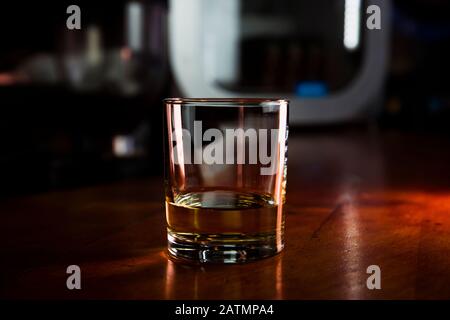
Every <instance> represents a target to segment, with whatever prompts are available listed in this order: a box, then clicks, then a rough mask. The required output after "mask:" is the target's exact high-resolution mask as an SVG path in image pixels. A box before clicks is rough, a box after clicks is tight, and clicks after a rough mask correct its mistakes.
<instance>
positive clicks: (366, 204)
mask: <svg viewBox="0 0 450 320" xmlns="http://www.w3.org/2000/svg"><path fill="white" fill-rule="evenodd" d="M449 147H450V139H448V138H447V139H445V138H444V137H440V138H439V137H436V136H432V135H430V136H427V135H417V134H413V133H399V132H386V131H384V132H383V131H382V132H380V131H379V130H378V129H377V128H369V129H367V128H366V129H351V130H342V129H340V130H336V131H331V132H330V131H327V132H311V131H307V132H296V133H293V134H291V136H290V139H289V160H288V162H289V167H288V194H287V205H286V247H285V250H284V251H283V252H282V253H281V254H280V255H278V256H275V257H272V258H268V259H265V260H261V261H257V262H253V263H248V264H243V265H202V266H196V265H186V264H179V263H175V262H173V261H171V260H169V259H168V258H167V255H166V252H165V247H166V239H165V221H164V209H163V194H162V179H160V178H154V179H148V180H143V181H130V182H121V183H115V184H111V185H106V186H95V187H87V188H81V189H78V190H68V191H58V192H51V193H46V194H40V195H33V196H26V197H16V198H11V199H4V200H1V202H0V221H1V224H0V240H1V242H0V243H1V244H0V250H1V251H0V256H1V261H2V262H1V267H0V270H1V271H0V298H3V299H4V298H9V299H11V298H21V299H22V298H27V299H45V298H63V299H78V298H82V299H86V298H87V299H93V298H99V299H336V298H337V299H360V298H362V299H366V298H375V299H378V298H383V299H397V298H400V299H428V298H450V168H449V167H450V151H449V150H450V148H449ZM30 161H32V160H30ZM24 183H26V181H24ZM73 264H75V265H79V266H80V268H81V285H82V289H81V290H68V289H67V288H66V278H67V276H68V275H67V274H66V268H67V266H69V265H73ZM369 265H378V266H379V267H380V268H381V290H369V289H367V287H366V280H367V277H368V276H369V275H368V274H367V273H366V269H367V267H368V266H369Z"/></svg>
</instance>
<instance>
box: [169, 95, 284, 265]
mask: <svg viewBox="0 0 450 320" xmlns="http://www.w3.org/2000/svg"><path fill="white" fill-rule="evenodd" d="M288 105H289V103H288V101H287V100H282V99H256V98H252V99H237V98H236V99H181V98H169V99H165V100H164V106H165V111H164V114H165V137H164V140H165V161H166V163H165V201H166V203H165V207H166V220H167V238H168V252H169V255H170V256H171V257H172V258H174V259H175V260H185V261H196V262H201V263H204V262H211V263H241V262H247V261H252V260H256V259H260V258H265V257H269V256H273V255H275V254H277V253H279V252H280V251H281V250H282V249H283V247H284V221H285V215H284V209H283V205H284V203H285V193H286V173H287V137H288Z"/></svg>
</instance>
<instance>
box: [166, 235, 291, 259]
mask: <svg viewBox="0 0 450 320" xmlns="http://www.w3.org/2000/svg"><path fill="white" fill-rule="evenodd" d="M167 239H168V249H169V254H170V255H171V256H172V257H173V258H175V259H178V260H186V261H190V262H200V263H244V262H249V261H254V260H259V259H263V258H267V257H271V256H273V255H276V254H277V253H279V252H281V250H283V247H284V241H283V238H282V236H278V237H277V236H276V234H274V233H269V234H267V233H265V234H257V235H251V236H249V235H243V234H234V233H233V234H193V233H180V232H174V231H172V230H170V229H168V230H167Z"/></svg>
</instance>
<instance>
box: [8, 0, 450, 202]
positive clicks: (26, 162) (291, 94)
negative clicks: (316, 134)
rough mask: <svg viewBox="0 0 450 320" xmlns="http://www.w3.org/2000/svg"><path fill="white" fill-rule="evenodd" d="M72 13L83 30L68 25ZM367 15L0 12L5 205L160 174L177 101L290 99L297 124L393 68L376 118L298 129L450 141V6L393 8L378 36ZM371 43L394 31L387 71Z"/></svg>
mask: <svg viewBox="0 0 450 320" xmlns="http://www.w3.org/2000/svg"><path fill="white" fill-rule="evenodd" d="M71 4H76V5H78V6H79V7H80V8H81V29H80V30H68V29H67V27H66V20H67V18H68V17H69V15H70V14H67V13H66V8H67V7H68V6H69V5H71ZM369 4H370V1H363V0H361V1H360V0H335V1H332V0H321V1H310V0H304V1H303V0H296V1H294V0H285V1H275V0H242V1H239V0H230V1H226V0H213V1H204V0H203V1H202V0H173V1H168V0H160V1H157V0H147V1H125V0H123V1H114V3H112V2H105V1H75V0H74V1H70V2H69V1H58V2H56V1H53V2H50V1H39V2H37V1H20V0H17V1H8V0H7V1H2V3H1V4H0V39H1V45H0V112H1V114H0V150H1V151H0V197H5V196H14V195H20V194H30V193H38V192H43V191H48V190H59V189H64V188H73V187H78V186H88V185H93V184H102V183H107V182H111V181H118V180H123V179H132V178H137V177H147V176H158V175H161V174H162V163H163V161H162V157H163V155H162V124H163V123H162V102H161V100H162V99H163V98H165V97H170V96H194V95H196V96H206V97H210V96H215V95H219V94H220V93H222V92H226V93H227V95H232V96H238V95H243V96H262V95H273V96H282V97H288V98H290V99H291V100H293V103H292V104H291V114H292V112H293V110H292V109H293V108H296V104H297V100H298V104H299V106H300V107H299V109H298V110H301V109H300V108H301V104H302V103H303V102H304V101H319V102H320V101H325V102H326V101H327V98H330V97H333V96H335V95H338V94H342V93H345V92H346V90H347V88H349V87H351V86H352V85H354V82H356V80H355V79H357V77H358V74H359V73H360V72H361V70H362V69H365V68H367V69H368V70H377V69H380V68H381V69H383V70H382V79H381V81H382V82H381V85H378V87H377V88H375V89H376V90H373V91H374V92H379V94H378V96H377V99H373V105H371V107H370V112H366V106H363V105H361V106H357V107H358V108H360V109H361V110H365V112H357V113H355V116H347V117H345V118H342V117H341V118H339V117H336V119H335V121H334V120H333V118H332V117H331V116H330V118H329V119H328V120H327V121H326V122H323V123H322V122H321V121H320V119H319V118H320V117H318V116H317V115H316V116H317V119H318V120H317V121H315V118H314V117H315V116H314V115H309V116H310V117H311V119H312V120H311V123H310V124H308V122H307V121H303V122H298V123H296V122H295V121H294V123H291V127H293V128H297V129H298V130H311V128H313V130H328V129H327V128H329V127H335V126H354V125H363V126H364V125H366V124H368V123H370V124H374V123H375V124H376V125H377V126H378V127H379V128H381V129H382V130H384V129H395V130H401V131H414V132H416V133H418V134H424V135H425V134H436V135H438V136H439V137H441V138H442V137H448V135H449V133H450V95H449V93H450V81H449V80H448V77H449V75H450V62H449V57H450V19H449V18H448V17H449V15H450V2H449V1H445V0H411V1H398V0H397V1H391V2H390V6H389V11H387V12H385V11H382V12H381V14H382V15H383V17H385V18H386V19H389V27H387V26H386V29H383V28H384V25H382V30H367V28H366V19H367V17H368V15H367V14H366V12H365V9H366V8H367V6H368V5H369ZM355 12H356V13H355ZM384 15H385V16H384ZM170 19H172V20H170ZM186 23H187V24H188V25H190V26H192V28H191V29H189V28H187V27H185V24H186ZM196 28H197V29H196ZM370 32H386V33H389V34H388V36H387V37H385V39H387V40H386V41H388V42H387V43H380V45H379V46H376V47H379V48H380V50H387V57H388V58H387V63H386V66H384V65H381V66H377V65H370V66H366V65H367V61H369V60H368V58H367V56H368V53H367V52H366V51H367V50H365V48H367V46H368V41H369V38H370ZM192 33H194V34H192ZM196 41H197V42H196ZM377 41H378V40H377ZM380 41H381V40H380ZM171 44H172V45H171ZM194 49H195V50H194ZM193 52H194V55H197V58H198V59H195V57H192V53H193ZM198 52H200V53H201V54H197V53H198ZM190 53H191V56H189V54H190ZM371 54H372V55H375V56H379V55H381V54H382V53H381V52H380V53H378V52H376V51H374V52H371ZM193 70H194V71H195V70H200V71H199V72H198V73H199V74H198V73H195V72H194V71H193ZM378 71H379V70H378ZM199 77H201V79H202V81H199ZM375 85H377V84H374V86H375ZM208 86H210V87H211V88H209V87H208ZM369 89H370V88H368V90H369ZM203 90H204V91H203ZM353 94H354V93H353ZM354 95H355V94H354ZM357 97H358V93H356V95H355V101H358V99H357ZM302 101H303V102H302ZM325 102H324V103H325ZM355 103H356V102H355ZM335 107H337V108H338V107H342V106H335ZM343 107H345V106H343ZM318 110H319V109H318ZM299 112H300V111H299ZM319 112H322V111H319ZM301 117H302V115H301V114H298V117H297V118H301ZM302 128H306V129H302ZM290 161H294V160H292V159H290Z"/></svg>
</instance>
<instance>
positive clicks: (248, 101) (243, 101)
mask: <svg viewBox="0 0 450 320" xmlns="http://www.w3.org/2000/svg"><path fill="white" fill-rule="evenodd" d="M163 102H164V103H166V104H167V103H171V104H175V103H176V104H205V103H218V104H225V105H227V104H229V105H230V106H232V105H255V104H266V103H276V104H281V103H286V104H289V100H287V99H282V98H166V99H163Z"/></svg>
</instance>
